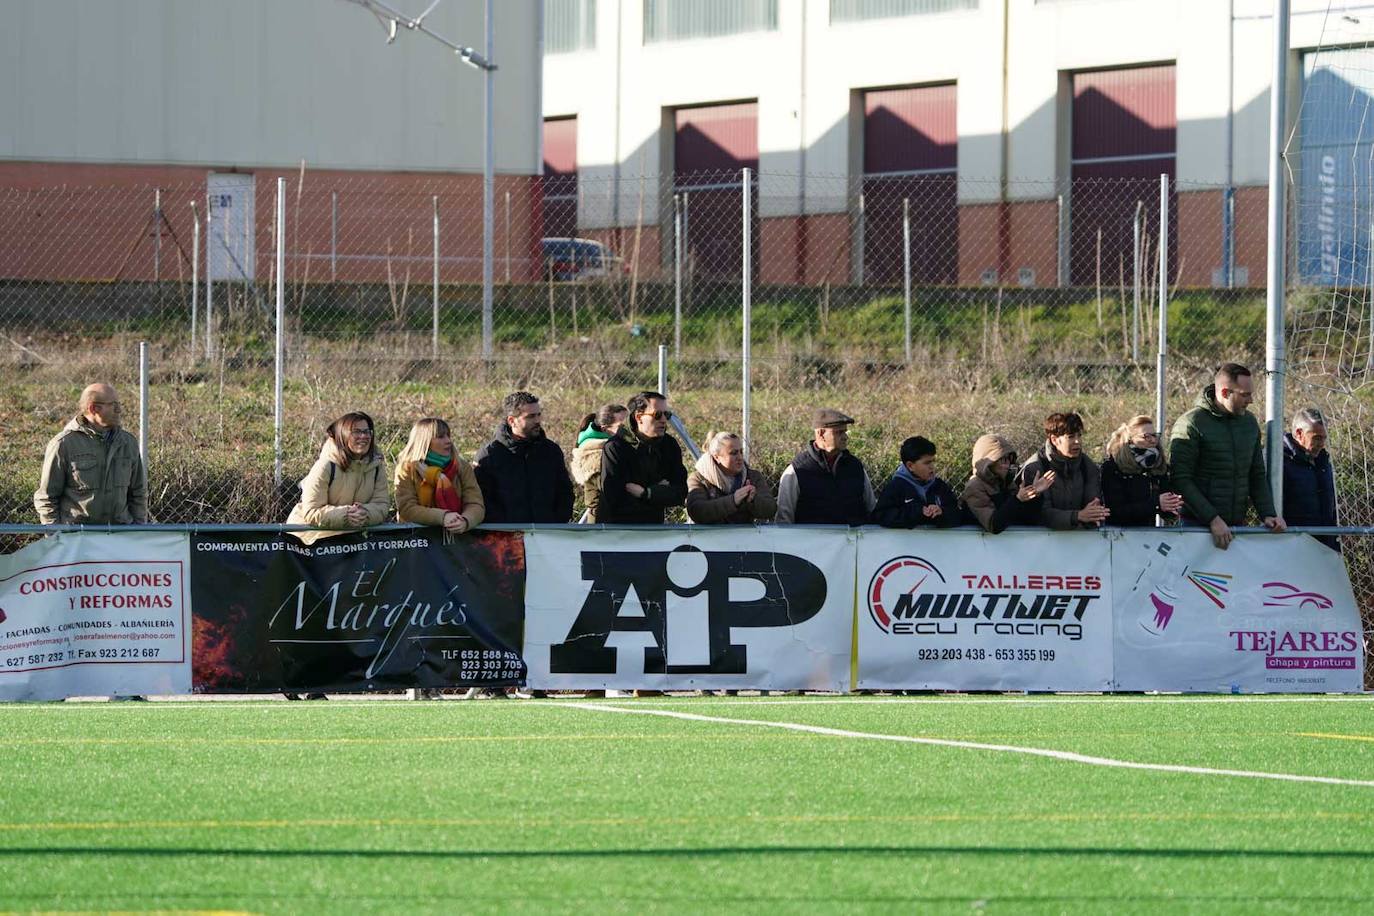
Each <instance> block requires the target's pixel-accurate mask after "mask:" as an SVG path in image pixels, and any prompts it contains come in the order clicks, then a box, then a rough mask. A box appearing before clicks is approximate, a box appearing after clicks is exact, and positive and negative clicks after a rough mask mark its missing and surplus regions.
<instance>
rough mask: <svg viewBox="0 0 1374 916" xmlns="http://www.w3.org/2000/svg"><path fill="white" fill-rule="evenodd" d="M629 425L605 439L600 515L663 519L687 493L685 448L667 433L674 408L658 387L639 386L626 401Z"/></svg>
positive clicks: (620, 520) (648, 521)
mask: <svg viewBox="0 0 1374 916" xmlns="http://www.w3.org/2000/svg"><path fill="white" fill-rule="evenodd" d="M625 406H626V408H627V409H628V410H629V412H630V418H629V425H628V428H622V429H621V430H620V432H619V434H617V435H616V436H615V437H614V438H612V439H610V440H608V441H607V442H606V446H605V450H604V456H603V465H602V472H601V474H602V477H601V500H600V504H599V506H598V508H597V512H598V516H599V518H598V520H599V521H603V522H609V523H615V524H640V525H661V524H663V521H664V519H665V517H666V515H665V514H666V512H667V510H668V509H669V508H670V507H672V506H680V505H682V503H683V501H684V500H686V498H687V469H686V468H685V467H684V466H683V464H682V448H681V447H680V446H679V445H678V444H677V440H676V439H674V438H673V437H672V436H669V435H668V421H669V420H671V419H672V418H673V412H672V411H671V410H669V409H668V399H667V398H665V397H664V396H663V395H662V394H660V393H658V392H657V391H641V392H640V393H639V394H636V395H635V396H634V397H632V398H630V400H628V401H627V402H626V403H625Z"/></svg>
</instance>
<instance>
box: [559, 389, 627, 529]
mask: <svg viewBox="0 0 1374 916" xmlns="http://www.w3.org/2000/svg"><path fill="white" fill-rule="evenodd" d="M629 415H630V412H629V411H628V410H626V409H625V407H624V405H621V404H602V405H601V407H600V408H598V409H597V411H596V413H589V414H587V415H586V416H585V417H583V418H582V426H581V427H580V428H579V429H578V430H577V446H576V447H575V448H573V453H572V476H573V482H574V483H576V484H577V485H578V486H579V487H581V488H582V500H583V502H585V503H586V505H587V521H588V522H590V523H592V524H596V523H597V522H598V521H600V519H599V517H598V509H599V507H600V502H601V466H602V464H603V459H604V458H605V449H606V443H607V442H610V441H611V440H612V439H614V438H615V437H616V435H617V434H618V433H619V432H620V429H621V427H623V426H624V425H625V419H626V418H627V417H628V416H629Z"/></svg>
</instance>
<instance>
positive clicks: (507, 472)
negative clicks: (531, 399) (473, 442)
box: [473, 423, 573, 524]
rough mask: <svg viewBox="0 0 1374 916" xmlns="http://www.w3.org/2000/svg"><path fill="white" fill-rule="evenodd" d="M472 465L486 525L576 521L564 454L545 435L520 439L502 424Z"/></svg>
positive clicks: (570, 480)
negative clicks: (492, 523)
mask: <svg viewBox="0 0 1374 916" xmlns="http://www.w3.org/2000/svg"><path fill="white" fill-rule="evenodd" d="M473 463H474V465H475V468H474V470H475V471H476V472H477V484H478V486H480V487H481V488H482V499H483V500H484V501H485V502H486V504H487V517H486V520H487V522H497V523H500V522H504V523H506V524H525V523H528V522H556V523H562V522H566V521H568V520H569V519H570V518H571V517H572V510H573V486H572V478H570V477H569V476H568V466H567V465H566V464H564V463H563V449H561V448H559V447H558V443H557V442H554V441H553V440H551V439H549V438H547V437H545V436H544V435H543V433H540V434H539V435H538V436H534V437H531V438H526V439H517V438H516V437H515V435H514V434H513V433H512V432H511V429H510V424H508V423H502V424H501V425H500V426H498V427H497V428H496V438H495V439H493V440H491V441H490V442H488V443H487V444H486V445H484V446H482V450H481V451H480V452H478V453H477V457H476V458H475V459H473Z"/></svg>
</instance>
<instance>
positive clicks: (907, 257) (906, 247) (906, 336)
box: [902, 197, 911, 366]
mask: <svg viewBox="0 0 1374 916" xmlns="http://www.w3.org/2000/svg"><path fill="white" fill-rule="evenodd" d="M902 289H903V302H904V308H903V311H902V341H903V345H904V347H903V353H904V354H905V356H906V364H907V365H908V366H910V365H911V198H909V197H904V198H902Z"/></svg>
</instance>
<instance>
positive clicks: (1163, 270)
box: [1155, 174, 1169, 436]
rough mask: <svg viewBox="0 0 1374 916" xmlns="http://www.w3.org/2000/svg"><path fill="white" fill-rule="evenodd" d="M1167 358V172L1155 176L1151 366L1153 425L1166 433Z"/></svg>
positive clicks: (1162, 434)
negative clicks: (1155, 302)
mask: <svg viewBox="0 0 1374 916" xmlns="http://www.w3.org/2000/svg"><path fill="white" fill-rule="evenodd" d="M1168 358H1169V176H1168V175H1167V174H1161V175H1160V176H1159V353H1158V354H1157V356H1156V367H1155V429H1157V430H1159V434H1160V435H1161V436H1164V435H1166V434H1167V430H1168V427H1167V426H1166V425H1165V423H1166V417H1165V413H1164V410H1165V406H1166V404H1167V400H1166V398H1167V394H1168V393H1167V391H1166V388H1165V384H1164V379H1165V372H1166V370H1167V369H1168Z"/></svg>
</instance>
